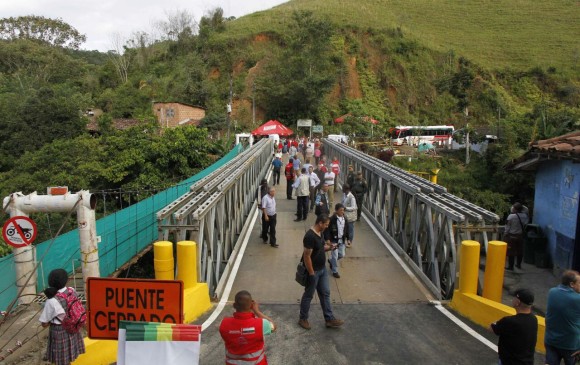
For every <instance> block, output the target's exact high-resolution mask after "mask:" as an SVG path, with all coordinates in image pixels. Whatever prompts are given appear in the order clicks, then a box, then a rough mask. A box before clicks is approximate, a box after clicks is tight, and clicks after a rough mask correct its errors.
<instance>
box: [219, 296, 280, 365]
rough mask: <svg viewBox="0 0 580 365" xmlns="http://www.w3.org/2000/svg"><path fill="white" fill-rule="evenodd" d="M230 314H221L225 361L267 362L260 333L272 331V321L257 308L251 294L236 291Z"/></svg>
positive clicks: (260, 363)
mask: <svg viewBox="0 0 580 365" xmlns="http://www.w3.org/2000/svg"><path fill="white" fill-rule="evenodd" d="M234 309H235V310H236V311H235V312H234V315H233V317H225V318H224V319H223V320H222V322H221V324H220V329H219V331H220V335H221V336H222V339H223V340H224V344H225V347H226V364H242V365H243V364H259V365H264V364H268V360H267V359H266V351H265V346H264V336H267V335H269V334H271V333H272V332H275V331H276V325H275V324H274V321H273V320H272V319H271V318H270V317H268V316H267V315H265V314H264V313H262V312H261V311H260V306H259V305H258V302H256V301H255V300H253V299H252V295H251V294H250V293H249V292H248V291H246V290H242V291H239V292H238V293H236V297H235V301H234Z"/></svg>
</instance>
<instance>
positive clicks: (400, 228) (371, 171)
mask: <svg viewBox="0 0 580 365" xmlns="http://www.w3.org/2000/svg"><path fill="white" fill-rule="evenodd" d="M324 145H325V153H326V155H327V156H329V157H334V156H336V157H338V159H339V162H340V166H341V170H342V171H346V167H347V166H348V165H349V164H352V165H353V167H354V168H355V171H357V170H358V171H362V172H363V176H364V178H365V179H366V181H367V184H368V187H369V191H368V193H367V197H366V199H365V200H364V202H363V206H362V207H359V209H361V208H362V209H363V211H364V212H365V213H366V215H367V217H368V218H369V219H370V221H371V223H372V224H373V225H374V226H375V228H376V229H377V230H378V231H379V232H380V233H381V234H382V236H383V237H384V238H385V239H386V240H387V241H388V242H389V244H390V245H391V247H393V249H394V250H395V251H396V252H397V253H398V255H399V256H400V257H401V258H403V259H404V260H405V261H406V262H407V263H408V264H409V267H410V268H411V269H412V270H413V271H414V272H415V274H416V275H417V276H418V277H419V278H420V279H422V281H423V283H424V284H425V286H426V287H427V288H428V289H429V290H430V291H431V292H432V294H433V295H434V296H435V297H437V298H438V299H448V298H451V296H452V295H453V289H454V288H455V286H456V284H457V283H456V276H457V270H458V262H459V260H458V257H457V255H458V245H459V244H460V243H461V241H462V240H464V239H474V238H477V239H479V240H480V241H481V242H482V244H483V247H485V248H487V242H488V241H489V237H488V234H491V235H492V236H493V237H496V236H497V230H498V228H499V227H498V225H497V222H498V221H499V217H498V216H497V215H496V214H494V213H492V212H489V211H487V210H485V209H483V208H481V207H478V206H476V205H474V204H472V203H469V202H467V201H465V200H462V199H460V198H457V197H455V196H453V195H452V194H449V193H447V189H446V188H444V187H442V186H440V185H436V184H433V183H431V182H429V181H427V180H425V179H423V178H420V177H418V176H415V175H412V174H410V173H408V172H406V171H404V170H402V169H399V168H397V167H395V166H393V165H391V164H388V163H385V162H383V161H380V160H378V159H376V158H374V157H371V156H369V155H367V154H365V153H363V152H360V151H357V150H355V149H353V148H350V147H347V146H345V145H343V144H340V143H337V142H334V141H331V140H328V139H326V140H324Z"/></svg>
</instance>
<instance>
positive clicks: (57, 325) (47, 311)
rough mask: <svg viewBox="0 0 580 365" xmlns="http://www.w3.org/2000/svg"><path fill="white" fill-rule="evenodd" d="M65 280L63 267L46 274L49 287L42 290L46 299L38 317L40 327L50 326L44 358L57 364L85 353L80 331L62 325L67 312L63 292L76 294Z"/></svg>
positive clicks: (63, 364)
mask: <svg viewBox="0 0 580 365" xmlns="http://www.w3.org/2000/svg"><path fill="white" fill-rule="evenodd" d="M67 281H68V274H67V272H66V271H65V270H64V269H55V270H52V271H51V272H50V274H48V285H49V287H48V288H46V289H45V290H44V294H45V295H46V298H47V300H46V302H45V303H44V309H43V310H42V313H41V314H40V317H39V318H38V320H39V321H40V323H41V325H42V327H49V326H50V330H49V332H48V344H47V350H46V355H45V356H44V360H45V361H48V362H50V363H51V364H57V365H67V364H70V363H71V362H73V361H74V360H75V359H76V358H77V357H79V355H81V354H84V353H85V342H84V341H83V336H82V334H81V333H80V331H79V332H76V333H69V332H68V331H66V330H65V329H64V328H63V326H62V322H63V320H64V318H65V315H66V313H67V312H66V311H67V308H66V307H67V299H65V298H66V297H65V296H64V295H63V293H65V292H67V291H68V289H71V290H72V293H73V294H72V295H76V292H75V291H74V289H73V288H68V287H67V286H66V283H67ZM59 293H61V294H59Z"/></svg>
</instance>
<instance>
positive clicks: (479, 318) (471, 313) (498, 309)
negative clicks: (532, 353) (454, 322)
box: [450, 290, 546, 353]
mask: <svg viewBox="0 0 580 365" xmlns="http://www.w3.org/2000/svg"><path fill="white" fill-rule="evenodd" d="M450 307H451V308H453V309H454V310H456V311H457V312H459V313H461V315H463V316H465V317H467V318H469V319H470V320H472V321H473V322H475V323H477V324H479V325H481V326H483V327H485V328H487V327H489V325H490V324H491V323H493V322H495V321H498V320H500V319H501V318H503V317H505V316H512V315H514V314H516V310H515V309H514V308H512V307H509V306H507V305H505V304H502V303H497V302H494V301H492V300H489V299H486V298H483V297H480V296H478V295H476V294H471V293H461V292H460V291H459V290H456V291H455V292H454V293H453V299H452V300H451V303H450ZM536 318H538V335H537V343H536V350H537V351H539V352H541V353H546V349H545V347H544V334H545V332H546V321H545V319H544V317H540V316H536Z"/></svg>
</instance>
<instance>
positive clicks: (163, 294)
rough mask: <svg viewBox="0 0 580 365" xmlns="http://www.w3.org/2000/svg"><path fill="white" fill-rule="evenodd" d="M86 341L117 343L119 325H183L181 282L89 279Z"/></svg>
mask: <svg viewBox="0 0 580 365" xmlns="http://www.w3.org/2000/svg"><path fill="white" fill-rule="evenodd" d="M87 294H88V297H87V303H88V306H87V312H88V332H89V338H95V339H117V335H118V331H119V321H123V320H125V321H140V322H163V323H183V282H182V281H174V280H149V279H109V278H89V279H88V281H87Z"/></svg>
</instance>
